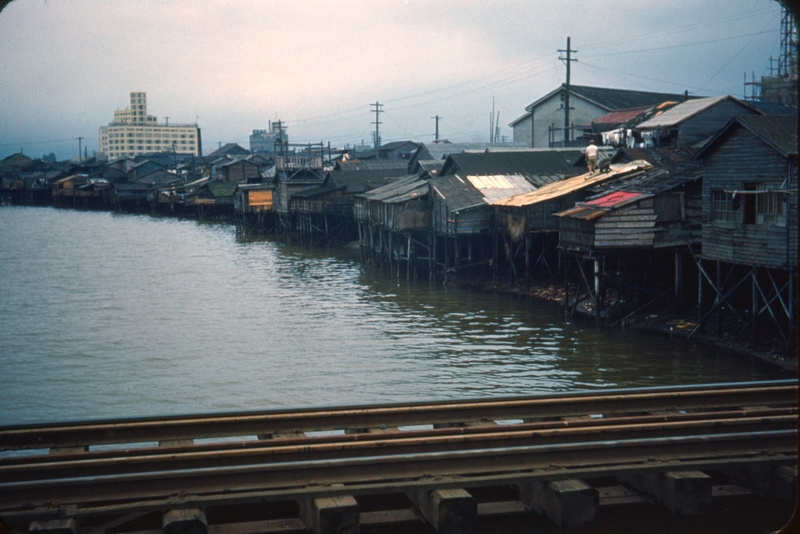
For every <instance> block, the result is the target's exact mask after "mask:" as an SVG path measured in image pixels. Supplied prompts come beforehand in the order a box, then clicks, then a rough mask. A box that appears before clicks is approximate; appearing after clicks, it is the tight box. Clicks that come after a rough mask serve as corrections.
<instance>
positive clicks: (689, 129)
mask: <svg viewBox="0 0 800 534" xmlns="http://www.w3.org/2000/svg"><path fill="white" fill-rule="evenodd" d="M753 113H756V112H755V111H753V110H750V109H748V108H746V107H744V106H742V105H741V104H738V103H736V102H734V101H733V100H731V99H727V100H723V101H722V102H720V103H719V104H717V105H716V106H713V107H711V108H709V109H707V110H704V111H703V112H701V113H698V114H697V115H695V116H693V117H689V118H688V119H686V120H685V121H684V122H683V123H682V124H681V125H680V130H679V132H680V133H679V134H678V143H679V145H680V146H681V147H690V146H692V145H693V144H695V143H697V142H699V141H702V140H703V139H706V138H708V137H710V136H712V135H714V134H715V133H717V132H718V131H720V130H721V129H722V128H723V127H724V126H725V125H726V124H728V121H730V120H731V119H732V118H733V117H735V116H737V115H750V114H753Z"/></svg>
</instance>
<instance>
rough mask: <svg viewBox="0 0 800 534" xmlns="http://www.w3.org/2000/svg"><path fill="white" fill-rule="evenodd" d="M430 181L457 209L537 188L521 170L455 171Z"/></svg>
mask: <svg viewBox="0 0 800 534" xmlns="http://www.w3.org/2000/svg"><path fill="white" fill-rule="evenodd" d="M430 185H431V189H433V191H434V192H435V193H436V194H437V195H439V197H441V198H442V199H443V200H444V201H445V202H446V203H447V207H448V208H449V209H450V210H451V211H454V212H458V211H461V210H466V209H470V208H476V207H479V206H483V205H489V204H492V203H494V202H497V201H500V200H503V199H507V198H509V197H513V196H517V195H522V194H524V193H527V192H530V191H533V190H535V189H536V186H534V185H533V184H532V183H530V182H529V181H528V180H527V179H526V178H525V177H524V176H522V175H519V174H507V175H499V174H498V175H487V176H477V175H461V176H459V175H458V174H454V175H450V176H440V177H438V178H435V179H432V180H430Z"/></svg>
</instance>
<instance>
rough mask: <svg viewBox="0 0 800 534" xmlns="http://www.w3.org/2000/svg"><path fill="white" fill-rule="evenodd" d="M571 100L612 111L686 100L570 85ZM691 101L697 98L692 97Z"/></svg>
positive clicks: (679, 96)
mask: <svg viewBox="0 0 800 534" xmlns="http://www.w3.org/2000/svg"><path fill="white" fill-rule="evenodd" d="M564 88H565V84H563V83H562V84H561V85H560V86H558V87H557V88H555V89H554V90H552V91H550V92H549V93H547V94H546V95H544V96H543V97H541V98H540V99H538V100H536V101H535V102H533V103H532V104H530V105H528V106H526V107H525V111H526V112H527V113H525V114H524V115H522V116H521V117H519V118H518V119H516V120H514V122H512V123H510V124H509V126H514V125H515V124H517V123H518V122H520V121H522V120H523V119H526V118H527V117H529V116H530V114H531V113H530V112H531V110H532V109H533V108H535V107H536V106H538V105H539V104H541V103H542V102H544V101H546V100H548V99H550V98H552V97H553V96H555V95H557V94H558V93H560V92H561V91H563V90H564ZM570 98H580V99H583V100H586V101H587V102H590V103H592V104H594V105H596V106H598V107H600V108H602V109H605V110H608V111H611V110H614V109H630V108H637V107H644V106H654V105H657V104H661V103H663V102H667V101H673V102H681V101H683V100H684V99H685V98H686V95H685V94H679V93H651V92H649V91H633V90H630V89H611V88H607V87H592V86H588V85H571V84H570ZM689 98H690V99H692V98H697V97H694V96H690V97H689Z"/></svg>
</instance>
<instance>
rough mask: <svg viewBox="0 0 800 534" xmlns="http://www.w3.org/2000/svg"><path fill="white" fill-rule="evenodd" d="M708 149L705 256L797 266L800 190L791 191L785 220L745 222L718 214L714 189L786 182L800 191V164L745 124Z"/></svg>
mask: <svg viewBox="0 0 800 534" xmlns="http://www.w3.org/2000/svg"><path fill="white" fill-rule="evenodd" d="M717 143H718V146H717V147H716V149H715V150H713V151H710V152H708V154H707V156H706V158H705V160H704V172H703V208H702V217H703V230H702V240H703V258H705V259H709V260H722V261H726V262H731V263H738V264H741V265H756V266H762V267H774V268H787V267H790V266H796V265H797V196H798V195H797V193H796V192H795V193H792V194H788V195H787V196H786V198H787V211H786V221H787V222H786V225H785V226H784V225H777V224H745V223H743V222H734V221H715V220H714V219H713V207H712V191H715V190H727V191H737V190H743V189H744V184H745V183H777V184H782V183H783V182H784V180H786V179H787V177H788V178H789V180H790V181H789V183H790V184H791V187H789V189H793V190H797V184H796V168H795V165H794V161H793V159H792V158H785V157H783V156H782V155H781V154H780V153H778V152H777V151H775V150H774V149H773V148H772V147H770V146H769V145H767V144H766V143H764V142H763V141H762V140H761V139H759V138H758V137H756V136H755V135H753V134H752V133H750V132H749V131H747V130H746V129H745V128H743V127H739V128H736V129H735V131H731V132H730V133H729V135H727V136H724V137H722V138H720V139H719V140H718V141H717Z"/></svg>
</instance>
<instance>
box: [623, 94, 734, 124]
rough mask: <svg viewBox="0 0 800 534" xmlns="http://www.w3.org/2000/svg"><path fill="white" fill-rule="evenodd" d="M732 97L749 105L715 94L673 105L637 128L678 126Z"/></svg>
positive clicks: (728, 96)
mask: <svg viewBox="0 0 800 534" xmlns="http://www.w3.org/2000/svg"><path fill="white" fill-rule="evenodd" d="M728 99H731V100H733V101H735V102H739V103H740V104H741V105H742V106H743V107H746V106H747V105H746V104H745V103H743V102H741V101H740V100H738V99H736V98H734V97H732V96H730V95H725V96H713V97H708V98H696V99H694V100H687V101H686V102H681V103H680V104H678V105H676V106H673V107H671V108H670V109H668V110H666V111H665V112H664V113H661V114H660V115H657V116H655V117H653V118H652V119H649V120H646V121H644V122H642V123H641V124H639V125H638V126H636V129H637V130H652V129H654V128H668V127H670V126H676V125H678V124H680V123H682V122H683V121H685V120H686V119H688V118H689V117H692V116H694V115H696V114H698V113H700V112H701V111H705V110H706V109H708V108H710V107H712V106H716V105H717V104H719V103H720V102H722V101H723V100H728Z"/></svg>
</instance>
